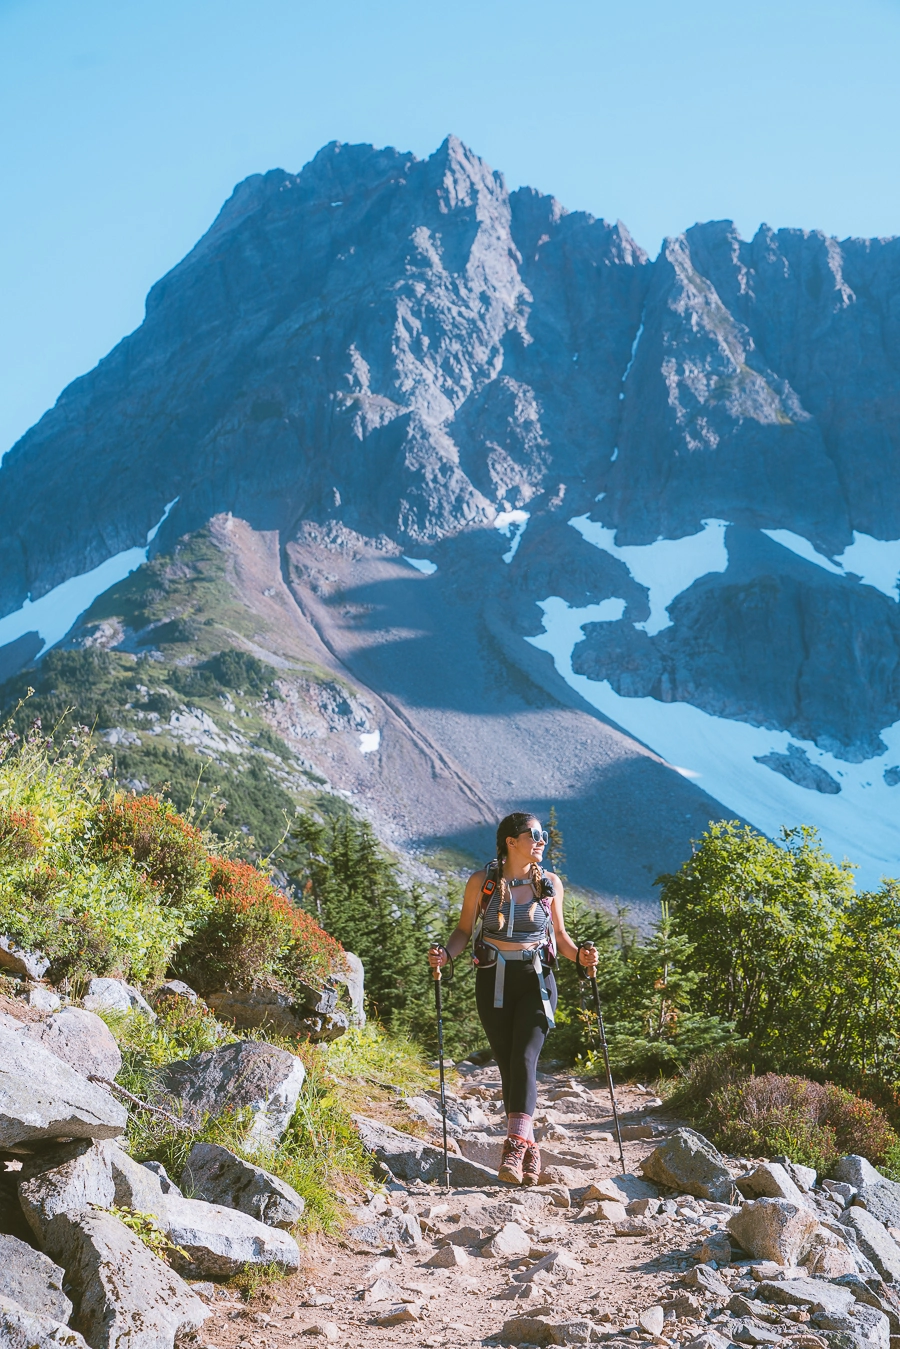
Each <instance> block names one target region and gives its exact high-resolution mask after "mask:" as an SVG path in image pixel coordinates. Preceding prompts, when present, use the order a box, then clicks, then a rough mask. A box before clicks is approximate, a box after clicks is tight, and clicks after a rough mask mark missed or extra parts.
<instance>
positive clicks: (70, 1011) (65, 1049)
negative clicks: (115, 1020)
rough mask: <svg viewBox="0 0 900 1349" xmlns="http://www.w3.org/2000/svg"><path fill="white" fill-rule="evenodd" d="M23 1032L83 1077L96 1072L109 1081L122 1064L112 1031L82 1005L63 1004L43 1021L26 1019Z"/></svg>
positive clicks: (98, 1075)
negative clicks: (70, 1005)
mask: <svg viewBox="0 0 900 1349" xmlns="http://www.w3.org/2000/svg"><path fill="white" fill-rule="evenodd" d="M25 1033H26V1034H27V1035H28V1036H29V1037H30V1038H31V1039H33V1040H36V1041H37V1042H38V1043H39V1044H42V1045H43V1046H44V1048H45V1049H49V1050H50V1052H51V1054H55V1055H56V1057H57V1058H58V1059H62V1061H63V1063H67V1064H68V1065H69V1067H70V1068H74V1069H75V1070H76V1072H79V1073H81V1074H82V1076H84V1077H90V1076H91V1075H92V1074H96V1076H97V1077H105V1078H106V1079H107V1080H108V1081H112V1080H113V1078H114V1077H115V1076H116V1074H117V1073H118V1072H119V1069H120V1068H121V1067H122V1054H121V1051H120V1049H119V1046H118V1045H117V1043H116V1038H115V1036H114V1035H113V1033H112V1031H111V1030H110V1029H109V1027H108V1026H107V1024H106V1022H105V1021H103V1020H102V1019H101V1018H100V1017H99V1016H96V1015H95V1013H94V1012H89V1011H87V1010H86V1009H85V1008H82V1007H64V1008H63V1009H62V1011H59V1012H54V1013H53V1015H52V1016H48V1017H46V1018H45V1019H44V1020H43V1021H38V1022H29V1023H28V1024H27V1025H26V1026H25Z"/></svg>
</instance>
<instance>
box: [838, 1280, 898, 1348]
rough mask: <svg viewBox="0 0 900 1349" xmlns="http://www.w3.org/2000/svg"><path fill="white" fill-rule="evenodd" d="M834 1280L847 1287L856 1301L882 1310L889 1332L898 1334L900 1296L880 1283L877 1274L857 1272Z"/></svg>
mask: <svg viewBox="0 0 900 1349" xmlns="http://www.w3.org/2000/svg"><path fill="white" fill-rule="evenodd" d="M834 1282H835V1283H836V1284H839V1285H840V1286H841V1287H842V1288H847V1289H849V1291H850V1292H851V1293H852V1294H853V1296H854V1298H855V1299H856V1301H857V1302H861V1303H863V1304H864V1305H865V1306H867V1307H874V1308H875V1310H876V1311H880V1312H884V1314H885V1316H886V1317H887V1319H888V1323H889V1325H890V1328H891V1334H892V1335H900V1297H898V1295H897V1293H896V1292H895V1291H894V1289H893V1288H889V1287H888V1286H887V1285H886V1284H884V1283H882V1281H881V1279H880V1278H879V1277H878V1275H877V1274H876V1275H873V1276H871V1277H868V1278H863V1277H860V1275H859V1274H846V1275H844V1276H843V1277H842V1278H838V1279H835V1280H834Z"/></svg>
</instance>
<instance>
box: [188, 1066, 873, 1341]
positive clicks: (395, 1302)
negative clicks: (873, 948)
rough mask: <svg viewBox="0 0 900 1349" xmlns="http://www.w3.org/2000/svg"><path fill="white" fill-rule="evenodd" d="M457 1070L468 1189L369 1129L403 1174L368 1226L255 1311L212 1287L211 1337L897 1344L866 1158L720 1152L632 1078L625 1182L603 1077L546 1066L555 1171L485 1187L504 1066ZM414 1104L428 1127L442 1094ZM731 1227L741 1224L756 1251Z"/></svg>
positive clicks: (365, 1216) (423, 1151)
mask: <svg viewBox="0 0 900 1349" xmlns="http://www.w3.org/2000/svg"><path fill="white" fill-rule="evenodd" d="M460 1079H461V1081H460V1083H459V1084H458V1086H457V1089H456V1094H455V1095H454V1096H453V1097H452V1098H451V1101H450V1106H449V1109H448V1118H449V1119H450V1121H451V1125H452V1128H453V1133H454V1135H455V1140H454V1143H455V1149H456V1150H458V1151H457V1152H456V1156H455V1158H453V1159H451V1164H452V1165H453V1168H454V1170H455V1171H456V1173H457V1175H458V1177H459V1178H460V1182H461V1183H459V1184H458V1185H454V1187H453V1188H452V1189H451V1191H450V1192H449V1193H445V1192H444V1190H443V1187H442V1186H441V1185H440V1184H439V1183H436V1182H435V1181H432V1182H431V1183H427V1182H425V1181H421V1180H415V1179H412V1177H413V1176H414V1175H415V1173H416V1171H417V1170H418V1171H419V1172H420V1173H421V1172H425V1173H431V1172H432V1171H433V1169H434V1166H435V1157H434V1155H433V1150H432V1149H430V1148H428V1147H427V1145H425V1146H424V1147H423V1141H422V1140H417V1139H413V1138H411V1137H409V1136H404V1135H401V1134H399V1133H396V1132H395V1131H392V1130H390V1129H387V1128H384V1127H383V1126H377V1125H373V1126H372V1127H371V1129H370V1134H369V1143H370V1146H373V1147H374V1148H375V1150H376V1155H378V1156H379V1157H380V1159H381V1160H382V1162H383V1163H386V1167H387V1168H392V1170H393V1175H391V1176H390V1178H389V1179H388V1180H387V1183H386V1185H385V1187H384V1189H383V1191H382V1190H379V1191H378V1192H375V1191H372V1192H370V1193H371V1197H370V1199H369V1201H368V1203H367V1204H365V1205H364V1206H362V1207H360V1208H359V1209H357V1210H356V1211H355V1217H356V1219H357V1224H356V1226H355V1227H351V1228H350V1229H349V1231H348V1232H347V1234H346V1235H345V1237H344V1239H343V1240H328V1239H323V1238H318V1239H315V1240H313V1241H311V1242H310V1243H309V1244H308V1245H307V1247H306V1249H305V1250H304V1252H303V1254H302V1258H301V1268H300V1271H299V1272H298V1274H296V1275H294V1276H293V1277H292V1278H290V1279H289V1280H287V1281H286V1282H283V1283H280V1284H276V1285H273V1286H272V1287H271V1288H270V1289H269V1290H268V1291H267V1292H266V1293H264V1294H262V1295H261V1296H259V1297H257V1299H256V1300H255V1301H254V1302H253V1304H252V1305H250V1306H246V1307H245V1306H242V1305H240V1304H238V1303H237V1302H236V1301H235V1300H234V1298H233V1297H229V1296H227V1295H225V1294H222V1293H219V1294H218V1295H213V1297H212V1303H211V1305H212V1316H211V1317H210V1320H209V1321H207V1323H206V1325H205V1326H204V1328H203V1330H202V1332H201V1333H200V1337H199V1342H200V1343H201V1344H203V1345H208V1346H211V1349H232V1347H233V1346H236V1349H277V1346H280V1345H285V1344H288V1343H293V1342H295V1341H299V1342H301V1343H302V1342H305V1341H307V1340H309V1341H310V1342H315V1341H316V1340H322V1339H325V1340H330V1341H334V1342H335V1343H339V1344H345V1345H347V1346H365V1345H374V1344H382V1343H383V1344H391V1343H403V1344H411V1345H412V1344H415V1345H423V1346H435V1347H436V1346H444V1345H460V1346H464V1345H491V1344H508V1345H529V1344H541V1345H543V1344H579V1343H589V1342H594V1343H597V1342H606V1343H608V1344H610V1345H611V1346H616V1345H617V1344H621V1345H622V1347H623V1349H624V1346H625V1345H626V1344H627V1345H628V1346H629V1349H632V1346H634V1345H635V1344H640V1343H643V1344H648V1345H649V1344H657V1345H661V1346H679V1345H680V1346H691V1347H692V1349H726V1346H727V1345H728V1344H741V1345H765V1346H770V1345H771V1346H773V1347H774V1346H777V1345H779V1344H785V1345H787V1346H797V1349H856V1347H857V1346H859V1349H863V1346H867V1347H868V1349H876V1346H877V1349H900V1299H897V1298H896V1297H895V1295H894V1293H893V1292H892V1290H891V1289H890V1287H889V1284H890V1282H891V1280H892V1279H894V1278H898V1279H900V1247H898V1246H896V1245H895V1243H894V1241H893V1238H892V1236H891V1234H890V1233H889V1232H888V1230H886V1228H885V1227H884V1226H883V1225H882V1223H880V1222H879V1221H878V1216H880V1217H881V1218H883V1219H890V1220H891V1221H896V1222H900V1186H897V1185H894V1184H893V1183H892V1182H889V1181H886V1180H884V1179H883V1178H882V1177H880V1176H879V1175H878V1173H877V1172H875V1171H874V1169H873V1168H872V1167H870V1166H869V1164H868V1163H867V1162H865V1161H864V1160H863V1159H861V1158H849V1159H844V1162H843V1163H842V1164H841V1165H842V1166H843V1167H844V1168H845V1172H846V1174H847V1175H848V1176H850V1177H852V1178H853V1179H855V1180H856V1182H857V1184H856V1185H853V1184H850V1183H846V1182H844V1183H841V1182H829V1181H826V1182H825V1185H826V1187H828V1186H830V1187H831V1188H830V1190H829V1189H819V1190H815V1191H812V1190H810V1189H809V1188H807V1187H809V1186H811V1185H812V1184H813V1183H814V1181H815V1173H814V1172H812V1171H811V1170H809V1169H808V1168H803V1167H790V1169H788V1167H785V1166H781V1165H779V1164H777V1163H766V1162H765V1161H763V1162H759V1161H753V1160H752V1159H747V1158H741V1159H723V1158H722V1157H721V1156H720V1155H719V1154H718V1153H717V1151H716V1150H715V1149H714V1148H713V1147H712V1146H711V1145H710V1144H708V1143H707V1142H706V1140H704V1139H702V1137H701V1136H700V1135H698V1134H696V1133H695V1132H693V1131H691V1130H685V1129H683V1128H682V1127H681V1126H680V1124H679V1122H678V1121H676V1120H674V1119H672V1118H670V1117H668V1116H667V1115H666V1113H665V1111H664V1109H663V1108H662V1103H661V1102H660V1101H659V1099H658V1098H655V1097H654V1096H653V1095H652V1093H651V1092H650V1091H649V1090H648V1089H645V1088H642V1087H640V1086H625V1087H620V1088H618V1089H617V1101H618V1105H619V1111H620V1115H621V1118H622V1124H623V1135H624V1140H625V1141H624V1150H625V1158H626V1167H627V1170H626V1173H625V1174H624V1175H623V1174H622V1172H621V1168H620V1165H619V1161H618V1154H617V1148H616V1144H615V1141H614V1136H613V1133H612V1119H611V1112H610V1104H609V1095H608V1091H607V1089H606V1088H605V1086H601V1085H599V1084H590V1083H588V1084H585V1083H583V1082H582V1081H579V1080H575V1079H572V1078H568V1077H566V1076H564V1075H562V1074H554V1073H542V1074H541V1075H540V1094H539V1102H538V1111H537V1115H536V1127H537V1132H538V1134H539V1135H540V1139H541V1146H542V1153H543V1158H544V1162H545V1172H544V1174H543V1176H542V1183H541V1184H540V1185H539V1186H538V1187H535V1188H532V1189H515V1188H509V1187H506V1186H499V1185H498V1184H497V1183H496V1180H494V1183H493V1184H485V1183H484V1182H483V1181H482V1182H481V1183H477V1181H476V1183H472V1179H473V1178H472V1177H471V1176H468V1177H467V1176H466V1172H467V1169H468V1168H470V1167H472V1166H473V1164H474V1165H475V1166H477V1165H478V1164H479V1162H481V1163H487V1164H488V1165H491V1164H496V1158H497V1156H498V1155H499V1148H500V1146H501V1140H502V1136H503V1133H504V1132H505V1130H504V1128H503V1119H504V1117H503V1114H502V1106H501V1105H500V1103H499V1097H500V1091H499V1087H500V1083H499V1078H498V1076H497V1072H496V1068H495V1067H494V1068H492V1067H490V1066H489V1067H486V1068H474V1067H471V1066H470V1065H468V1064H462V1065H460ZM408 1104H409V1106H410V1107H411V1108H412V1110H413V1111H414V1112H415V1111H416V1110H417V1109H418V1110H419V1112H420V1113H421V1115H422V1116H424V1117H426V1119H428V1117H429V1115H430V1116H431V1118H430V1119H429V1120H428V1122H430V1123H431V1124H434V1116H435V1114H437V1112H436V1110H435V1102H434V1101H432V1100H431V1099H430V1098H428V1097H425V1098H415V1099H413V1100H411V1101H409V1102H408ZM473 1106H474V1110H473V1109H472V1107H473ZM473 1115H474V1119H473ZM438 1119H439V1116H438ZM361 1123H363V1122H362V1121H361ZM473 1123H474V1124H475V1125H476V1126H477V1127H474V1128H473V1127H472V1124H473ZM467 1126H468V1127H467ZM363 1136H364V1138H365V1137H366V1133H365V1131H363ZM404 1138H405V1142H404ZM431 1141H432V1142H437V1141H438V1136H437V1134H433V1135H432V1137H431ZM438 1164H439V1165H440V1164H441V1163H440V1160H438ZM398 1171H403V1172H404V1174H405V1176H406V1177H407V1178H406V1179H400V1178H399V1177H398V1175H397V1172H398ZM642 1172H646V1173H647V1174H642ZM384 1174H385V1175H386V1176H387V1175H389V1171H388V1169H385V1171H384ZM648 1175H652V1176H655V1177H656V1183H654V1182H653V1181H652V1180H650V1179H648ZM735 1178H739V1179H740V1184H741V1189H742V1190H743V1191H744V1194H742V1193H741V1192H740V1190H738V1189H737V1188H736V1187H735V1185H734V1180H735ZM748 1178H749V1179H748ZM466 1180H468V1182H469V1183H465V1182H466ZM660 1182H668V1183H660ZM867 1186H868V1190H867ZM876 1192H877V1194H878V1196H879V1198H878V1200H875V1199H874V1196H875V1194H876ZM867 1193H868V1200H867V1198H866V1195H867ZM703 1194H705V1195H706V1196H707V1197H705V1198H704V1197H701V1195H703ZM712 1196H715V1197H712ZM853 1201H855V1202H853ZM851 1203H852V1208H850V1207H847V1206H848V1205H850V1204H851ZM867 1203H868V1211H867V1208H866V1205H867ZM879 1203H880V1205H881V1207H880V1209H879ZM845 1209H846V1213H845ZM876 1214H877V1215H878V1216H875V1215H876ZM851 1219H853V1223H851V1221H850V1220H851ZM729 1223H732V1224H738V1223H742V1224H743V1226H742V1227H740V1229H739V1230H740V1234H741V1237H742V1238H743V1245H744V1247H745V1249H741V1247H740V1246H739V1245H738V1238H737V1237H736V1236H735V1235H734V1233H733V1232H732V1233H730V1232H729V1229H728V1224H729ZM854 1223H855V1225H853V1224H854ZM875 1229H878V1230H877V1231H875ZM898 1236H900V1233H898ZM764 1256H765V1257H767V1258H762V1257H764ZM800 1256H803V1257H804V1258H805V1259H806V1260H807V1262H808V1263H807V1264H806V1265H801V1264H799V1258H800ZM816 1271H821V1273H817V1272H816ZM210 1291H212V1290H210ZM892 1332H894V1333H893V1334H892Z"/></svg>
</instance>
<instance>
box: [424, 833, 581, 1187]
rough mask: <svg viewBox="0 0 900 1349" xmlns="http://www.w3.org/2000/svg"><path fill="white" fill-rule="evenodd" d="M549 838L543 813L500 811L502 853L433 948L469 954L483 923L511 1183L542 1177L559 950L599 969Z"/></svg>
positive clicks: (469, 889) (435, 952) (478, 992)
mask: <svg viewBox="0 0 900 1349" xmlns="http://www.w3.org/2000/svg"><path fill="white" fill-rule="evenodd" d="M546 844H547V833H546V831H545V830H543V829H542V828H541V823H540V820H538V819H537V818H536V816H534V815H529V814H527V813H526V812H524V811H516V812H515V813H514V814H512V815H507V816H506V819H504V820H501V821H500V825H499V827H498V829H497V857H496V859H495V860H494V861H493V862H489V863H488V865H487V866H486V867H485V868H484V869H483V870H482V871H476V872H475V874H474V875H473V876H470V877H469V880H468V883H467V885H466V892H465V897H464V899H463V906H462V912H461V914H460V916H459V923H458V925H457V928H456V931H455V932H454V933H453V936H452V937H451V938H450V940H449V941H448V942H447V945H446V946H432V947H431V950H430V951H429V952H428V961H429V964H430V965H431V968H432V969H439V968H441V967H442V966H443V965H445V964H446V963H447V961H448V960H451V959H453V958H454V957H456V956H458V955H461V954H462V952H463V951H464V950H465V949H466V946H467V945H468V941H469V938H470V937H471V936H472V933H473V931H475V942H474V951H473V958H474V962H475V965H476V967H477V969H476V974H475V1001H476V1004H477V1007H478V1015H479V1017H480V1018H481V1024H482V1025H483V1026H484V1030H485V1034H486V1035H487V1038H488V1043H489V1044H490V1046H491V1049H492V1050H493V1053H494V1058H495V1059H496V1060H497V1065H498V1067H499V1069H500V1081H501V1083H502V1085H503V1105H504V1108H505V1110H506V1115H507V1120H508V1125H507V1138H506V1142H505V1143H504V1145H503V1155H502V1158H501V1161H500V1168H499V1172H498V1174H499V1177H500V1179H501V1180H503V1181H506V1182H507V1183H508V1184H512V1185H523V1184H524V1185H536V1184H537V1181H538V1177H539V1175H540V1174H541V1154H540V1152H539V1151H538V1147H537V1144H536V1143H535V1141H534V1128H533V1125H532V1119H533V1116H534V1108H535V1105H536V1104H537V1062H538V1056H539V1054H540V1052H541V1049H542V1047H543V1044H544V1040H545V1039H546V1037H547V1032H548V1031H549V1030H550V1029H551V1028H552V1026H553V1024H554V1021H553V1013H554V1011H555V1010H556V1001H557V991H556V980H555V979H554V977H553V968H552V967H553V965H554V963H555V960H556V953H557V951H558V952H559V954H560V955H564V956H567V957H568V959H569V960H575V961H577V962H578V963H579V964H581V965H583V966H584V969H585V971H586V973H587V974H588V976H593V975H595V974H596V971H597V952H596V950H595V949H594V948H593V947H580V946H576V945H575V943H574V942H573V940H572V938H571V937H570V936H569V934H568V933H567V932H566V929H565V924H564V923H563V888H562V882H561V881H560V879H559V877H558V876H554V874H553V873H552V872H550V871H544V869H543V868H542V866H541V859H542V857H543V855H544V848H545V846H546ZM476 928H477V930H476Z"/></svg>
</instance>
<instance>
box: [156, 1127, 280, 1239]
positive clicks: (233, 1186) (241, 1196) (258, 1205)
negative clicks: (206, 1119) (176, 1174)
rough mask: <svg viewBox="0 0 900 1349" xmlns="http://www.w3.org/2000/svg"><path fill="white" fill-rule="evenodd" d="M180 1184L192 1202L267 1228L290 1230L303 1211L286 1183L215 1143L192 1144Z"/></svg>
mask: <svg viewBox="0 0 900 1349" xmlns="http://www.w3.org/2000/svg"><path fill="white" fill-rule="evenodd" d="M181 1184H182V1186H183V1187H184V1188H185V1189H186V1190H187V1191H188V1192H189V1194H190V1195H191V1196H192V1198H194V1199H204V1200H206V1201H207V1202H208V1203H210V1204H224V1205H225V1206H226V1207H227V1208H234V1209H240V1211H241V1212H242V1213H249V1214H250V1216H251V1217H252V1218H257V1219H258V1220H259V1221H260V1222H262V1223H266V1224H268V1226H269V1227H284V1228H288V1229H289V1228H291V1227H293V1225H294V1223H296V1222H298V1221H299V1219H300V1218H301V1217H302V1216H303V1210H304V1208H305V1202H304V1200H303V1199H302V1197H301V1196H300V1195H299V1194H298V1193H297V1191H296V1190H294V1189H293V1188H292V1187H291V1186H290V1185H288V1184H287V1183H286V1182H285V1181H283V1180H279V1179H278V1177H277V1176H273V1175H272V1174H271V1173H270V1172H269V1171H264V1170H263V1169H262V1167H261V1166H254V1165H253V1164H252V1163H251V1162H246V1161H244V1160H243V1159H242V1158H240V1157H236V1156H235V1154H234V1153H233V1152H229V1150H228V1148H223V1147H220V1146H218V1144H215V1143H195V1144H194V1146H193V1148H192V1149H191V1152H190V1154H189V1156H188V1159H187V1162H186V1163H185V1168H184V1172H183V1173H182V1177H181Z"/></svg>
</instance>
